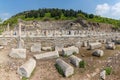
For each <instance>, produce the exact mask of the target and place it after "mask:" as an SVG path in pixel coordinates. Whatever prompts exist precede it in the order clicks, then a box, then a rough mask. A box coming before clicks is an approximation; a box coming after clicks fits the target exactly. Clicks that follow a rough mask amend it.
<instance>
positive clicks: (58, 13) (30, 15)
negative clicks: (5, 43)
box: [3, 8, 120, 29]
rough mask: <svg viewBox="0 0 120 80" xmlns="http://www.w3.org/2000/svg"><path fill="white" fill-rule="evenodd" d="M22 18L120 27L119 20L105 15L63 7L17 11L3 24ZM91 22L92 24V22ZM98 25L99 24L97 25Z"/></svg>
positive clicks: (11, 23)
mask: <svg viewBox="0 0 120 80" xmlns="http://www.w3.org/2000/svg"><path fill="white" fill-rule="evenodd" d="M19 18H20V19H22V20H25V21H34V20H35V21H64V20H72V21H73V22H75V21H77V22H78V23H79V22H80V24H81V19H82V20H83V21H82V22H87V23H86V24H83V23H82V26H83V27H86V26H91V25H92V26H95V25H94V23H95V24H96V23H97V24H98V23H99V24H102V23H105V24H108V25H111V26H112V28H115V29H118V28H119V27H120V21H119V20H115V19H110V18H105V17H100V16H97V15H93V14H88V13H85V12H83V11H81V10H77V11H75V10H72V9H69V10H65V9H57V8H52V9H46V8H45V9H38V10H30V11H24V12H21V13H18V14H16V15H14V16H12V17H11V18H9V19H8V20H6V21H4V23H3V25H7V24H8V23H9V24H10V26H13V25H14V24H17V20H18V19H19ZM92 23H93V24H92ZM98 26H99V25H98Z"/></svg>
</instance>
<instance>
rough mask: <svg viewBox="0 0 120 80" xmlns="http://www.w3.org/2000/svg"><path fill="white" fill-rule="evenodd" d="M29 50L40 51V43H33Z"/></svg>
mask: <svg viewBox="0 0 120 80" xmlns="http://www.w3.org/2000/svg"><path fill="white" fill-rule="evenodd" d="M31 52H41V44H39V43H38V44H37V43H36V44H34V45H33V46H32V47H31Z"/></svg>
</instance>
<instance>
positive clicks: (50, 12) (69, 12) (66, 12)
mask: <svg viewBox="0 0 120 80" xmlns="http://www.w3.org/2000/svg"><path fill="white" fill-rule="evenodd" d="M18 15H24V16H25V18H42V17H49V18H55V19H61V18H77V17H79V16H80V17H82V18H94V15H93V14H87V13H85V12H83V11H81V10H73V9H58V8H52V9H49V8H44V9H38V10H30V11H24V12H22V13H19V14H17V15H15V16H18Z"/></svg>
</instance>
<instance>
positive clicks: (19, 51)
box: [9, 48, 26, 58]
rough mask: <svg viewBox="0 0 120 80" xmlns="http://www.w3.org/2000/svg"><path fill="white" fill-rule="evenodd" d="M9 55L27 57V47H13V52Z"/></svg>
mask: <svg viewBox="0 0 120 80" xmlns="http://www.w3.org/2000/svg"><path fill="white" fill-rule="evenodd" d="M9 56H10V57H13V58H26V49H19V48H18V49H14V48H12V50H11V52H10V53H9Z"/></svg>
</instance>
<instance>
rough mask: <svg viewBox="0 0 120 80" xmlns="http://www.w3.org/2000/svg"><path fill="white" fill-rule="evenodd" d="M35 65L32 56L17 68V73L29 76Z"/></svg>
mask: <svg viewBox="0 0 120 80" xmlns="http://www.w3.org/2000/svg"><path fill="white" fill-rule="evenodd" d="M35 67H36V61H35V60H34V59H33V58H31V59H29V60H28V61H27V62H25V63H24V64H23V65H22V66H20V67H19V68H18V71H17V73H18V74H20V75H21V76H24V77H27V78H29V77H30V76H31V73H32V72H33V70H34V69H35Z"/></svg>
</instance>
